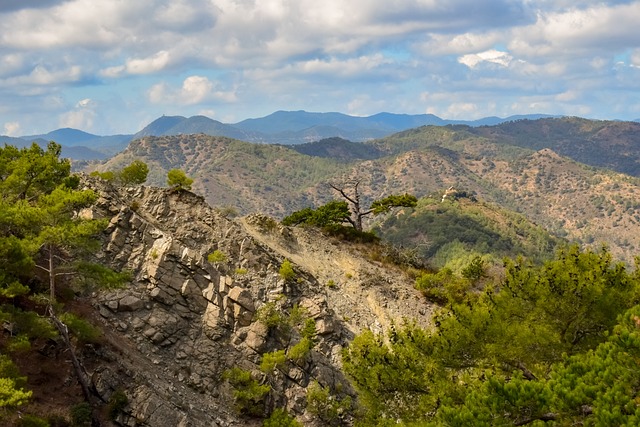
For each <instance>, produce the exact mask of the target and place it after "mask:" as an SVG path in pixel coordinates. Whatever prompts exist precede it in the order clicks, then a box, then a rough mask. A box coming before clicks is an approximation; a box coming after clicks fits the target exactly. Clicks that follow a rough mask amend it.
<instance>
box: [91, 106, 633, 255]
mask: <svg viewBox="0 0 640 427" xmlns="http://www.w3.org/2000/svg"><path fill="white" fill-rule="evenodd" d="M133 160H142V161H144V162H145V163H147V164H148V165H149V168H150V173H149V177H148V183H149V184H151V185H161V186H162V185H165V182H166V174H167V171H168V170H170V169H172V168H179V169H182V170H184V171H185V172H186V173H187V174H188V175H189V176H191V177H193V178H194V179H195V182H194V191H195V192H196V193H198V194H202V195H203V196H204V197H205V199H206V200H207V201H208V202H209V203H211V204H212V205H214V206H217V207H220V208H227V207H232V208H233V209H235V210H236V211H238V212H239V213H240V214H248V213H252V212H262V213H265V214H268V215H272V216H274V217H276V218H282V217H284V216H286V215H289V214H290V213H292V212H293V211H295V210H299V209H303V208H305V207H317V206H319V205H321V204H323V203H326V202H328V201H329V200H332V199H335V198H336V197H339V195H338V194H336V192H335V191H333V190H332V189H331V187H330V186H329V185H328V184H329V183H344V182H348V181H350V180H354V179H357V180H360V181H361V184H360V187H359V189H360V191H361V196H362V201H363V204H367V203H371V201H372V200H374V199H376V198H380V197H384V195H388V194H397V193H404V192H409V193H412V194H415V195H416V196H418V197H426V196H432V197H434V198H435V199H436V200H437V199H438V198H440V197H442V194H443V192H444V191H445V190H447V189H448V188H450V187H454V188H456V189H459V190H461V191H464V192H466V193H469V194H474V195H477V196H478V198H479V199H481V200H484V201H486V202H488V203H491V204H494V205H496V206H501V207H502V208H506V209H509V210H512V211H516V212H518V213H520V214H522V215H524V216H525V217H526V218H528V219H529V220H531V221H533V222H534V223H535V224H538V225H540V226H542V227H544V228H545V229H546V230H547V231H548V232H551V233H553V234H554V235H555V236H557V237H561V238H568V239H570V240H573V241H577V242H581V243H583V244H585V245H595V246H597V245H599V244H601V243H605V244H607V245H608V246H609V247H610V248H611V250H612V252H613V253H614V254H615V255H616V256H617V257H618V258H620V259H625V260H627V261H629V262H631V260H632V259H633V256H635V254H637V252H638V251H639V250H640V244H639V243H638V242H639V241H640V240H639V238H640V203H639V202H638V200H640V181H639V180H638V178H637V177H638V176H640V123H634V122H614V121H593V120H586V119H580V118H575V117H564V118H542V119H538V120H519V121H514V122H506V123H502V124H499V125H494V126H481V127H471V126H468V125H448V126H421V127H417V128H412V129H409V130H405V131H402V132H398V133H395V134H393V135H390V136H387V137H385V138H380V139H375V140H370V141H365V142H353V141H348V140H345V139H341V138H335V137H334V138H329V139H325V140H320V141H315V142H312V143H307V144H298V145H271V144H256V143H250V142H245V141H240V140H237V139H231V138H227V137H220V136H207V135H203V134H197V135H194V134H182V135H166V136H160V137H157V136H145V137H142V138H139V139H137V140H134V141H132V142H131V143H130V144H129V146H128V148H127V149H126V150H124V151H123V152H121V153H119V154H118V155H116V156H114V157H113V158H111V159H110V160H109V161H108V162H106V163H105V164H103V165H101V166H99V169H100V170H117V169H119V168H122V167H124V166H126V165H128V164H129V163H131V162H132V161H133ZM407 223H410V221H408V222H407ZM413 228H414V229H415V230H417V231H415V233H417V234H416V235H415V236H414V239H413V240H414V241H416V242H419V241H422V240H421V239H423V238H424V239H427V240H429V230H428V228H425V227H422V226H421V227H413ZM430 244H431V243H430ZM540 244H541V245H542V248H546V243H544V242H542V241H541V243H540Z"/></svg>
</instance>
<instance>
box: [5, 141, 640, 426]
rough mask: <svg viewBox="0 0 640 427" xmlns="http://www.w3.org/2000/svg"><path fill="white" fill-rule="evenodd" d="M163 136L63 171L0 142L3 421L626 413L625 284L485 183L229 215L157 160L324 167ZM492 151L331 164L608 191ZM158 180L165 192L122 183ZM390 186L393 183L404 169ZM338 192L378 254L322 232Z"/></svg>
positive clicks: (636, 324)
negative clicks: (156, 145)
mask: <svg viewBox="0 0 640 427" xmlns="http://www.w3.org/2000/svg"><path fill="white" fill-rule="evenodd" d="M190 138H191V139H190ZM191 140H193V141H194V142H193V143H191V142H190V141H191ZM163 141H164V143H166V144H167V150H166V151H164V152H163V153H162V156H160V155H159V154H160V152H157V151H156V152H154V151H151V152H152V153H154V154H155V155H156V157H155V158H153V159H152V161H153V162H154V163H152V164H151V165H147V164H146V163H145V162H144V161H141V160H140V159H141V158H145V159H146V158H147V157H145V156H146V155H148V154H149V152H148V151H145V150H148V147H144V146H143V145H141V146H139V147H138V148H137V149H139V150H141V151H140V152H139V153H140V154H141V157H140V158H135V159H134V160H131V159H132V158H133V155H132V157H130V158H129V160H131V161H130V163H129V164H126V163H123V164H122V165H121V166H119V167H113V169H111V170H110V171H107V172H102V173H98V174H96V176H94V177H83V178H81V177H79V176H74V175H71V174H70V164H69V162H68V161H66V160H63V159H60V157H59V156H60V147H59V146H58V145H56V144H55V143H51V144H50V145H49V147H48V149H47V150H43V149H41V148H39V147H38V146H37V145H33V146H32V147H30V148H25V149H17V148H14V147H4V148H3V149H2V150H1V151H0V159H1V160H2V162H1V163H0V165H2V168H1V169H0V196H1V198H0V204H1V206H0V207H1V208H2V209H1V210H0V212H2V214H1V215H0V259H1V260H2V264H0V302H1V304H2V305H1V306H0V316H2V319H3V321H4V325H5V327H4V329H3V332H2V337H1V339H0V362H1V363H0V368H1V369H0V420H1V421H2V423H3V424H4V425H15V426H21V427H25V426H32V425H38V426H47V425H48V426H69V425H71V426H81V425H91V424H94V425H118V426H123V427H124V426H127V427H136V426H148V427H151V426H154V427H155V426H164V425H167V426H168V425H181V424H185V423H187V422H189V423H191V424H192V425H194V426H210V425H227V426H230V427H236V426H238V427H239V426H246V425H256V426H258V425H263V426H275V425H277V426H301V425H304V426H313V427H315V426H325V425H336V426H390V425H406V426H452V425H453V426H468V425H480V426H481V425H485V426H499V425H504V426H507V425H547V424H548V425H597V426H610V425H636V424H638V422H639V421H640V409H638V405H637V398H638V396H637V390H638V389H639V388H640V374H639V372H640V369H639V368H640V366H639V362H638V361H639V360H640V335H639V333H640V332H639V330H640V309H639V308H638V307H639V306H638V304H640V274H639V273H638V271H637V270H636V269H634V268H632V267H629V266H628V265H625V264H624V263H621V262H619V261H617V260H616V258H615V257H614V256H613V255H612V252H610V251H608V250H606V249H596V250H589V249H587V250H585V249H581V248H580V247H578V246H577V245H567V244H565V243H564V242H563V241H561V240H560V239H557V238H554V237H551V236H549V235H548V234H547V233H546V232H545V231H544V229H543V228H542V227H540V226H536V225H535V224H533V223H531V222H529V221H527V219H526V217H525V216H524V215H522V214H518V213H515V212H512V211H509V210H506V209H504V208H500V207H498V206H496V205H495V204H493V203H489V202H487V201H486V200H484V199H483V198H482V197H480V191H486V189H487V188H490V187H488V186H487V184H486V183H485V184H484V185H479V186H478V187H477V188H478V191H477V192H469V191H466V190H460V189H454V188H451V187H447V189H446V191H436V192H433V193H431V194H429V195H427V196H425V197H422V198H420V199H417V198H416V197H414V196H413V195H411V194H402V195H398V194H393V193H386V194H385V196H384V197H380V196H376V197H368V198H366V199H365V198H363V199H362V200H360V199H359V198H358V197H356V196H354V193H353V191H358V190H359V189H361V190H362V191H363V192H364V191H367V192H369V194H372V193H371V192H370V191H371V189H372V188H376V187H375V186H374V185H372V183H375V182H376V181H375V180H371V181H369V182H367V185H363V186H362V187H359V185H358V184H360V183H362V184H364V183H365V181H355V182H356V184H355V185H353V184H352V186H351V187H348V186H346V184H345V186H339V185H338V184H335V183H334V184H333V187H332V188H331V189H332V190H333V191H334V192H335V191H336V190H338V193H339V194H340V195H339V196H338V197H342V200H337V201H333V202H329V203H326V204H324V205H322V204H318V205H317V208H316V209H306V210H303V212H302V214H294V215H291V216H290V217H294V218H297V219H296V220H295V221H289V220H287V221H283V224H279V223H278V222H277V221H276V220H274V219H273V218H270V217H268V216H265V215H264V214H254V215H250V216H247V217H244V218H237V219H234V218H231V216H230V215H229V211H223V210H222V209H220V206H218V207H217V209H216V208H215V207H211V206H208V205H207V204H206V203H204V199H203V198H202V197H200V196H198V195H197V194H194V193H192V192H190V191H188V190H187V189H188V188H189V187H190V185H191V183H190V178H189V177H188V176H187V175H188V174H185V172H184V171H182V170H181V169H175V168H171V167H172V166H174V165H178V164H181V163H180V162H186V163H182V164H191V163H190V162H197V161H198V160H199V159H201V158H200V157H199V156H197V153H198V152H203V151H204V150H211V151H210V152H209V154H210V155H215V156H216V158H217V159H221V158H224V157H225V156H226V155H228V154H229V153H231V154H232V155H231V157H232V158H233V159H236V161H237V159H239V158H240V159H243V157H242V155H245V156H247V157H245V158H244V160H245V161H246V162H249V161H251V162H258V163H259V162H263V163H259V164H260V165H261V166H263V167H264V168H265V170H264V171H263V175H261V177H262V179H266V178H269V177H272V176H279V175H277V174H291V173H300V172H299V170H298V169H297V167H299V166H300V165H307V166H309V165H313V164H315V165H319V166H318V169H319V171H318V173H319V174H326V175H322V176H323V177H324V178H323V179H326V178H327V177H329V178H330V177H332V176H334V175H331V173H330V172H331V171H337V173H340V172H342V173H344V170H343V169H341V168H342V167H343V166H344V163H340V162H335V161H329V160H327V159H322V158H318V157H310V156H304V155H301V154H295V156H294V157H293V161H292V163H291V165H293V166H295V167H293V168H292V169H291V170H286V171H282V170H280V169H278V168H273V169H272V168H269V167H268V166H269V165H271V164H273V163H276V164H277V163H278V162H279V161H281V160H282V159H281V157H279V155H281V154H282V152H281V151H282V150H287V149H286V148H283V147H267V148H264V147H256V146H253V145H251V144H246V143H241V142H238V141H234V140H228V139H222V140H217V141H211V140H210V139H209V138H207V137H196V138H195V140H194V137H192V136H184V138H183V139H180V140H178V144H177V147H176V146H174V147H173V149H170V144H169V143H170V142H171V141H173V142H175V139H169V138H167V139H164V140H163ZM142 142H143V143H149V140H142ZM188 144H192V145H191V146H189V145H188ZM207 144H208V145H207ZM473 146H474V145H473V144H470V147H473ZM475 147H476V148H475V149H478V148H479V147H481V144H479V145H477V146H475ZM130 148H131V147H130ZM261 148H262V149H261ZM472 149H473V148H472ZM490 149H491V147H489V150H488V151H487V152H489V151H490ZM458 150H460V151H458ZM516 151H517V150H514V152H516ZM130 154H131V153H130ZM181 156H183V157H181ZM509 156H510V155H502V156H497V157H496V161H495V163H494V166H493V167H491V166H490V165H489V164H488V163H487V161H486V159H485V158H479V159H478V158H477V157H474V156H473V155H471V154H469V153H466V152H464V150H461V149H460V147H459V146H458V145H457V141H452V144H451V147H449V148H446V147H443V146H426V147H423V148H418V149H416V150H414V151H410V152H405V153H402V154H399V155H397V156H395V157H394V156H389V157H383V158H380V159H379V161H369V163H368V162H354V163H350V164H349V167H350V168H355V167H356V166H358V167H365V166H368V167H369V169H368V170H370V171H375V170H376V168H380V169H378V170H394V168H397V167H398V164H402V163H398V161H399V160H398V159H403V161H408V160H407V159H411V164H412V165H416V164H417V163H416V162H415V159H421V161H423V162H424V164H425V165H428V168H426V169H427V170H429V171H441V172H443V173H444V172H445V171H446V172H447V173H448V174H449V175H450V176H456V175H455V173H456V172H460V171H464V170H467V171H470V170H477V168H480V167H482V168H485V169H487V172H486V176H489V177H490V176H491V173H488V172H490V171H491V170H495V171H496V172H495V174H496V175H501V174H502V175H504V174H506V172H505V170H509V168H512V167H513V168H515V167H518V166H517V165H519V164H521V163H517V162H524V164H525V165H527V166H526V167H530V166H531V165H533V164H537V165H538V167H539V168H543V167H544V168H545V169H544V170H545V171H547V170H549V171H551V172H550V173H554V168H556V167H557V171H561V173H564V174H566V176H564V180H565V183H568V184H571V183H572V182H575V183H580V182H581V181H579V180H576V181H571V179H569V178H570V177H571V176H572V174H573V175H575V176H586V175H584V174H587V173H592V174H593V175H591V176H592V177H600V178H601V179H604V178H605V177H609V179H611V180H612V181H613V182H618V183H619V185H620V186H621V187H622V184H624V183H625V181H623V180H622V179H621V178H620V176H618V175H615V174H612V173H609V172H606V173H605V172H599V171H594V170H592V169H588V168H585V167H584V166H582V165H579V164H576V163H573V162H571V161H568V160H566V159H563V158H561V157H559V156H557V155H555V154H554V153H552V152H550V151H542V152H536V153H533V154H532V155H530V154H527V155H525V157H517V156H516V157H514V158H515V159H516V163H514V164H515V165H516V166H512V164H511V163H508V158H509ZM120 160H122V159H120ZM200 161H202V160H200ZM535 162H539V163H535ZM195 164H197V163H195ZM223 164H224V165H226V166H229V165H231V162H223ZM247 164H254V163H247ZM112 166H113V165H112ZM383 166H384V167H385V168H386V169H383ZM526 167H525V169H524V170H526V171H530V170H531V169H527V168H526ZM154 168H155V169H154ZM165 168H171V169H170V172H169V173H167V174H166V175H165V178H166V179H167V184H168V185H169V188H153V187H149V186H141V184H143V183H144V182H145V181H146V180H147V178H148V177H150V176H151V173H155V174H156V179H159V178H160V176H159V173H160V172H159V171H160V170H164V169H165ZM332 168H333V169H332ZM195 170H196V169H193V170H192V171H195ZM557 175H559V173H558V172H556V175H554V176H557ZM280 176H282V175H280ZM284 176H289V175H284ZM374 176H375V175H374ZM392 176H393V175H392ZM397 176H402V177H405V176H407V177H411V178H413V179H416V181H410V180H408V179H407V181H406V182H405V184H406V183H413V184H414V185H415V184H416V183H418V182H420V181H418V180H417V179H419V177H421V176H422V175H419V174H417V173H416V174H413V175H412V174H408V173H400V174H398V175H397ZM425 176H426V175H425ZM478 176H479V174H478V175H476V178H474V179H478V178H477V177H478ZM537 176H540V174H538V175H536V177H537ZM543 176H544V175H543ZM301 177H302V175H301ZM416 177H418V178H416ZM307 178H308V179H309V181H308V182H312V183H313V182H316V181H315V180H316V179H318V177H313V176H310V175H307ZM441 179H443V180H444V178H441ZM474 179H471V178H468V182H469V183H473V182H476V181H474ZM615 180H619V181H615ZM301 181H302V178H299V182H298V183H300V182H301ZM381 181H385V182H386V180H381ZM612 181H608V182H606V183H605V185H610V184H611V182H612ZM201 182H202V181H201ZM434 182H436V181H434ZM488 182H491V181H488ZM528 182H529V181H525V182H524V183H523V184H520V185H519V187H525V188H526V187H527V186H526V185H525V184H527V183H528ZM545 182H546V181H544V180H543V178H540V183H539V185H542V186H544V185H545ZM443 183H444V182H443ZM598 184H601V182H595V183H593V184H592V185H598ZM510 185H512V184H510ZM532 185H538V183H536V179H535V178H533V183H532ZM550 185H551V184H549V186H550ZM627 185H629V186H632V185H633V184H632V183H630V182H627ZM292 188H296V187H295V186H293V187H292ZM301 188H304V185H303V186H301ZM378 188H384V189H391V188H396V187H393V186H391V185H389V186H388V187H384V186H381V187H378ZM589 188H591V187H586V190H588V189H589ZM623 188H624V187H623ZM628 188H632V187H628ZM504 192H505V193H504V194H507V195H508V194H515V196H514V198H513V200H516V201H517V200H518V198H517V197H519V196H518V192H517V191H516V190H512V193H509V192H508V188H505V189H504ZM574 198H577V196H574ZM372 199H375V201H374V202H371V200H372ZM345 200H346V201H345ZM356 201H362V203H363V205H362V207H361V208H362V212H371V214H372V215H371V217H372V218H373V221H371V222H370V223H369V224H368V226H374V227H375V229H376V230H378V231H379V233H380V234H381V235H382V236H383V237H384V236H385V233H386V240H388V241H393V242H394V243H395V244H396V246H395V247H393V246H390V245H388V244H385V243H384V242H380V241H379V240H378V239H377V238H375V236H372V235H371V233H368V232H367V228H368V226H367V227H365V230H363V231H360V230H356V229H355V228H354V226H356V224H357V222H353V221H345V219H346V217H348V216H349V215H350V214H351V213H350V212H349V203H351V204H353V203H355V202H356ZM347 202H348V203H347ZM603 216H604V217H605V218H606V217H607V216H606V215H603ZM288 218H289V217H288ZM284 223H287V224H297V225H290V226H288V225H284ZM425 259H428V260H429V263H427V264H425V263H424V262H423V261H424V260H425Z"/></svg>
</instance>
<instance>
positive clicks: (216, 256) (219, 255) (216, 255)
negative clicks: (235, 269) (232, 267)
mask: <svg viewBox="0 0 640 427" xmlns="http://www.w3.org/2000/svg"><path fill="white" fill-rule="evenodd" d="M207 261H209V262H210V263H212V264H215V263H221V262H227V255H226V254H225V253H224V252H222V251H221V250H219V249H216V250H215V251H213V253H210V254H209V256H207Z"/></svg>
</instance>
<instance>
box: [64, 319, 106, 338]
mask: <svg viewBox="0 0 640 427" xmlns="http://www.w3.org/2000/svg"><path fill="white" fill-rule="evenodd" d="M60 321H61V322H63V323H64V324H66V325H67V327H68V328H69V330H70V331H71V333H72V334H73V335H74V336H75V337H76V338H78V340H79V341H81V342H83V343H96V342H99V341H100V338H101V337H102V332H101V331H100V329H98V328H96V327H95V326H93V325H92V324H91V323H89V322H87V321H86V320H84V319H81V318H79V317H78V316H76V315H75V314H72V313H63V314H62V315H60Z"/></svg>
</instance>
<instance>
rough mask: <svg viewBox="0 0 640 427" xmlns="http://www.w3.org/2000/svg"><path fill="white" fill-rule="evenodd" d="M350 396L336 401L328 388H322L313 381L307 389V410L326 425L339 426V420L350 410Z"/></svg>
mask: <svg viewBox="0 0 640 427" xmlns="http://www.w3.org/2000/svg"><path fill="white" fill-rule="evenodd" d="M351 406H352V401H351V397H350V396H346V397H344V398H343V399H338V398H337V397H336V396H333V395H332V394H331V390H330V389H329V387H322V386H321V385H320V384H319V383H318V382H317V381H313V382H312V383H311V384H310V385H309V387H308V388H307V410H308V411H309V412H310V413H311V414H313V415H315V416H316V417H318V418H319V419H320V420H322V421H324V422H325V423H326V424H327V425H337V424H340V418H341V417H342V416H343V415H344V414H346V413H347V412H349V411H350V410H351Z"/></svg>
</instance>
